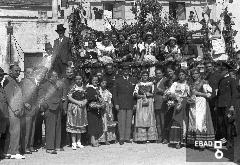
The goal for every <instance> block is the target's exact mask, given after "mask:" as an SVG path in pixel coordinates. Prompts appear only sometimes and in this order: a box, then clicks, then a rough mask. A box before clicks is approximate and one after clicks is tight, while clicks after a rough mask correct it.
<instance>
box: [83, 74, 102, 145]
mask: <svg viewBox="0 0 240 165" xmlns="http://www.w3.org/2000/svg"><path fill="white" fill-rule="evenodd" d="M98 81H99V79H98V77H97V76H96V75H94V76H91V77H90V82H89V84H88V85H87V90H86V98H87V119H88V134H89V135H90V137H91V144H92V146H93V147H98V146H99V142H98V139H99V138H100V137H101V136H102V134H103V121H102V114H103V109H104V105H105V104H104V101H103V98H102V97H101V95H100V93H99V88H98Z"/></svg>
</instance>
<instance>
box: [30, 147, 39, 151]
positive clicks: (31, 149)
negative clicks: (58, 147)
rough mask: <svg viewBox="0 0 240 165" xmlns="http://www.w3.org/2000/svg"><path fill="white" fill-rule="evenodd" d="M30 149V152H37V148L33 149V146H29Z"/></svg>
mask: <svg viewBox="0 0 240 165" xmlns="http://www.w3.org/2000/svg"><path fill="white" fill-rule="evenodd" d="M30 151H31V152H38V150H37V149H34V148H30Z"/></svg>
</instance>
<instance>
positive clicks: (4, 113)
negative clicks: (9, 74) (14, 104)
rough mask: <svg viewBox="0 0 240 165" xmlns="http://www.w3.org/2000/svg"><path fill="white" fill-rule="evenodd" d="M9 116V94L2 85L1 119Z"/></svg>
mask: <svg viewBox="0 0 240 165" xmlns="http://www.w3.org/2000/svg"><path fill="white" fill-rule="evenodd" d="M8 117H9V114H8V106H7V95H6V92H5V91H4V89H3V87H2V86H1V85H0V120H1V119H2V118H8Z"/></svg>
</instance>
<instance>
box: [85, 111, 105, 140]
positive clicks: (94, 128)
mask: <svg viewBox="0 0 240 165" xmlns="http://www.w3.org/2000/svg"><path fill="white" fill-rule="evenodd" d="M87 118H88V134H89V135H90V136H94V137H95V139H99V138H100V137H101V136H102V134H103V121H102V116H101V114H98V113H97V111H95V110H89V111H88V112H87Z"/></svg>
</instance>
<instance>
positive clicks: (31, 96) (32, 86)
mask: <svg viewBox="0 0 240 165" xmlns="http://www.w3.org/2000/svg"><path fill="white" fill-rule="evenodd" d="M21 87H22V93H23V103H24V104H25V103H28V104H30V105H31V107H32V108H31V110H27V109H26V110H25V115H26V116H34V115H35V114H36V111H37V108H38V106H37V101H38V88H39V87H38V86H37V84H36V82H35V79H34V78H24V79H22V81H21ZM24 108H26V107H24Z"/></svg>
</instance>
